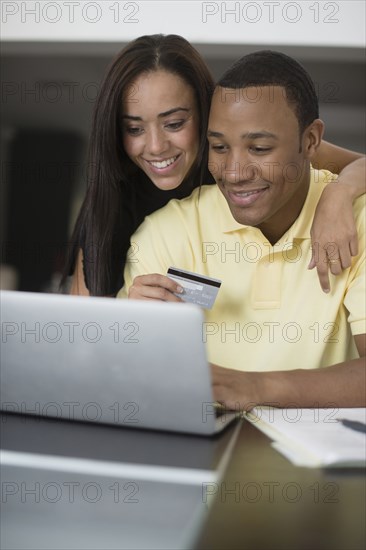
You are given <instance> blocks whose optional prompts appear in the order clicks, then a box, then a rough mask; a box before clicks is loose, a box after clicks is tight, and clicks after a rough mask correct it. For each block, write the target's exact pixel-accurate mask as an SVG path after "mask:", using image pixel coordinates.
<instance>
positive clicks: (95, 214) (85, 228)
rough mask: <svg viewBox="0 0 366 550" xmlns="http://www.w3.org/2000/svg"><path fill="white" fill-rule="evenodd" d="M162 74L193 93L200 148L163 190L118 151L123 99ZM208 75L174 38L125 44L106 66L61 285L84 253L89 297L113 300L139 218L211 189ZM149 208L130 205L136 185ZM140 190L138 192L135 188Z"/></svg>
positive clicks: (181, 41)
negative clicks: (150, 75) (148, 77)
mask: <svg viewBox="0 0 366 550" xmlns="http://www.w3.org/2000/svg"><path fill="white" fill-rule="evenodd" d="M158 69H164V70H166V71H168V72H171V73H173V74H176V75H178V76H179V77H180V78H182V79H183V80H184V81H185V82H186V83H187V84H189V85H190V86H191V87H192V88H193V90H194V92H195V99H196V102H197V111H198V113H199V136H200V140H199V149H198V154H197V158H196V160H195V162H194V163H193V165H192V167H191V169H190V171H189V173H188V174H187V175H186V177H185V179H184V181H183V182H182V184H181V185H180V186H179V187H178V188H177V189H175V190H173V191H161V190H159V189H158V188H156V187H155V185H154V184H153V183H152V182H151V181H150V180H149V179H148V178H147V176H146V175H145V174H144V173H143V172H142V171H141V170H140V169H139V168H138V167H137V166H136V165H135V164H134V163H133V162H132V161H131V160H130V159H129V158H128V156H127V155H126V153H125V151H124V149H123V145H122V125H121V109H122V97H123V95H124V94H126V93H127V92H128V91H129V90H130V89H131V90H133V88H131V85H132V83H133V82H134V81H135V80H136V79H137V78H138V77H139V76H140V75H141V74H142V73H146V72H150V71H156V70H158ZM213 87H214V83H213V79H212V76H211V74H210V72H209V70H208V68H207V66H206V64H205V62H204V60H203V59H202V57H201V56H200V54H199V53H198V52H197V51H196V50H195V49H194V48H193V46H191V44H190V43H189V42H188V41H187V40H185V39H184V38H182V37H181V36H177V35H173V34H172V35H167V36H164V35H161V34H158V35H151V36H142V37H140V38H137V39H136V40H134V41H133V42H131V43H129V44H128V45H127V46H126V47H125V48H124V49H123V50H122V51H121V52H120V53H119V54H118V56H117V57H116V58H115V60H114V61H113V62H112V64H111V65H110V67H109V69H108V71H107V73H106V76H105V78H104V80H103V82H102V85H101V88H100V92H99V95H98V99H97V102H96V106H95V110H94V116H93V123H92V130H91V136H90V143H89V158H88V167H89V170H88V179H87V191H86V196H85V199H84V202H83V204H82V207H81V210H80V213H79V216H78V218H77V221H76V225H75V229H74V232H73V235H72V238H71V246H70V252H69V257H68V261H67V265H66V266H65V272H64V277H63V282H65V280H66V277H67V276H68V275H69V274H71V273H72V272H73V271H74V269H75V266H76V262H77V256H78V252H79V250H80V249H81V250H82V251H83V258H84V261H83V264H84V278H85V282H86V285H87V287H88V290H89V292H90V294H91V295H95V296H106V295H114V294H116V293H117V292H118V290H119V288H120V287H121V286H122V285H123V270H124V265H125V261H126V253H127V249H128V247H129V241H130V237H131V235H132V233H133V232H134V231H135V229H136V228H137V227H138V225H139V224H140V223H141V222H142V221H143V219H144V217H145V215H147V214H149V213H151V212H152V211H154V210H156V209H157V208H160V207H162V206H164V204H166V203H167V202H168V201H169V200H170V199H171V198H175V197H176V198H182V197H183V196H187V195H189V194H190V193H191V191H192V190H193V189H194V188H195V187H197V186H199V185H201V183H212V182H213V180H212V177H211V176H210V174H209V172H208V169H207V146H206V129H207V123H208V114H209V108H210V102H211V96H212V92H213ZM141 185H144V186H145V189H148V194H149V195H150V202H149V204H147V203H146V201H145V203H144V202H143V201H142V202H141V201H138V200H136V194H137V193H138V191H139V186H141ZM140 192H141V190H140Z"/></svg>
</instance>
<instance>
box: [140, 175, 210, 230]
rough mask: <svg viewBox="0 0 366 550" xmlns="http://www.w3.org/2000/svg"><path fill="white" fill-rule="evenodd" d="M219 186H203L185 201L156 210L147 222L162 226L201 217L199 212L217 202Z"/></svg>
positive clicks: (178, 200)
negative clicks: (177, 220)
mask: <svg viewBox="0 0 366 550" xmlns="http://www.w3.org/2000/svg"><path fill="white" fill-rule="evenodd" d="M216 197H217V186H216V185H202V186H201V187H197V188H196V189H194V191H193V192H192V193H191V194H190V195H189V196H188V197H185V198H184V199H172V200H170V201H169V202H168V204H166V205H165V206H164V207H163V208H160V209H159V210H156V211H155V212H153V213H152V214H150V215H149V216H147V218H145V221H149V222H150V223H152V224H154V225H155V224H160V223H165V222H169V221H170V220H171V219H175V220H176V219H177V216H178V217H181V218H185V217H189V218H194V217H195V216H199V213H198V210H202V208H205V207H206V206H209V205H211V204H212V203H213V201H215V200H216Z"/></svg>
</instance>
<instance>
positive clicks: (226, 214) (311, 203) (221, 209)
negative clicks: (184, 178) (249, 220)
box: [216, 168, 336, 242]
mask: <svg viewBox="0 0 366 550" xmlns="http://www.w3.org/2000/svg"><path fill="white" fill-rule="evenodd" d="M320 174H321V172H318V171H317V170H314V169H313V168H311V171H310V185H309V191H308V194H307V197H306V199H305V202H304V205H303V207H302V210H301V212H300V215H299V217H298V218H297V220H296V221H295V222H294V223H293V225H292V226H291V227H290V228H289V230H288V231H287V232H286V233H285V234H284V235H283V236H282V237H281V239H280V241H282V239H286V241H287V242H288V241H293V240H294V239H310V229H311V225H312V223H313V218H314V212H315V208H316V205H317V203H318V201H319V199H320V195H321V194H322V192H323V189H324V187H325V186H326V185H327V183H328V182H329V180H326V181H324V180H325V177H324V176H323V177H320ZM334 177H336V176H334ZM216 194H217V203H218V209H217V210H218V213H219V215H218V221H219V224H220V228H221V231H222V232H223V233H232V232H234V231H250V230H255V231H259V230H258V229H256V228H254V227H252V226H249V225H242V224H240V223H238V222H237V221H236V220H235V219H234V218H233V216H232V214H231V211H230V208H229V205H228V203H227V201H226V199H225V197H224V195H223V194H222V193H221V191H220V189H219V187H218V185H216Z"/></svg>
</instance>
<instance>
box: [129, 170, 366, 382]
mask: <svg viewBox="0 0 366 550" xmlns="http://www.w3.org/2000/svg"><path fill="white" fill-rule="evenodd" d="M331 179H332V174H330V173H329V172H326V171H316V170H312V171H311V183H310V188H309V193H308V196H307V199H306V201H305V204H304V206H303V209H302V211H301V213H300V216H299V217H298V219H297V220H296V221H295V223H294V224H293V225H292V226H291V227H290V229H289V230H288V231H287V232H286V233H285V234H284V235H283V237H282V238H281V239H280V240H279V241H278V242H277V243H276V244H275V245H274V246H271V244H270V243H269V242H268V241H267V240H266V238H265V237H264V235H263V234H262V232H261V231H260V230H259V229H257V228H255V227H250V226H243V225H240V224H239V223H237V222H236V221H235V220H234V218H233V217H232V215H231V212H230V210H229V207H228V205H227V202H226V200H225V198H224V196H223V195H222V193H221V192H220V190H219V188H218V187H217V186H216V185H206V186H203V187H202V188H201V191H200V190H199V189H196V190H195V191H194V192H193V193H192V195H191V196H190V197H188V198H186V199H183V200H180V201H179V200H172V201H171V202H170V203H169V204H168V205H167V206H166V207H164V208H162V209H161V210H159V211H158V212H155V213H154V214H152V215H151V216H148V217H147V218H146V219H145V221H144V223H143V224H142V225H141V226H140V227H139V229H138V230H137V231H136V233H135V234H134V235H133V237H132V239H131V242H132V243H133V246H132V250H131V254H130V261H129V262H128V263H127V264H126V269H125V274H124V275H125V281H126V282H125V286H124V288H123V289H122V290H121V291H120V292H119V294H118V297H120V298H126V297H127V289H128V288H129V287H130V286H131V284H132V281H133V279H134V278H135V277H136V276H137V275H143V274H148V273H161V274H164V275H165V274H166V272H167V269H168V268H169V267H170V266H173V267H176V268H182V269H186V270H188V271H194V272H197V273H201V274H203V275H207V276H210V277H214V278H217V279H221V280H222V285H221V288H220V290H219V293H218V295H217V298H216V302H215V304H214V306H213V308H212V309H211V310H205V322H204V324H203V326H202V338H203V341H204V342H205V343H206V344H207V350H208V358H209V360H210V361H211V362H213V363H216V364H218V365H221V366H224V367H229V368H235V369H239V370H247V371H267V370H285V369H295V368H303V369H312V368H317V367H323V366H327V365H332V364H335V363H339V362H342V361H345V360H347V359H351V358H354V357H357V356H358V355H357V350H356V347H355V344H354V340H353V337H352V334H354V335H355V334H363V333H365V332H366V322H365V282H366V279H365V196H363V197H361V198H359V199H357V200H356V201H355V204H354V213H355V218H356V223H357V229H358V235H359V255H358V256H356V257H354V258H353V261H352V266H351V267H350V268H349V269H347V270H345V271H343V273H342V274H341V275H340V276H337V277H333V276H332V275H330V278H331V292H330V293H329V294H325V293H324V292H323V291H322V290H321V288H320V284H319V281H318V277H317V272H316V269H314V270H311V271H309V270H308V269H307V265H308V263H309V261H310V257H311V241H310V227H311V223H312V220H313V216H314V211H315V207H316V204H317V202H318V200H319V197H320V195H321V192H322V190H323V188H324V186H325V185H326V184H327V182H329V181H330V180H331ZM182 307H184V306H183V305H182ZM162 330H164V327H162ZM187 345H189V343H188V342H187Z"/></svg>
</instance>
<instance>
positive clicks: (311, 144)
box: [303, 118, 324, 159]
mask: <svg viewBox="0 0 366 550" xmlns="http://www.w3.org/2000/svg"><path fill="white" fill-rule="evenodd" d="M323 134H324V122H323V121H322V120H320V118H316V119H315V120H314V121H313V122H312V123H311V124H309V126H308V127H307V128H306V130H305V132H304V141H303V143H304V152H305V155H306V157H307V158H308V159H311V158H312V157H313V156H314V155H315V153H316V151H317V149H318V147H319V146H320V143H321V140H322V137H323Z"/></svg>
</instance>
